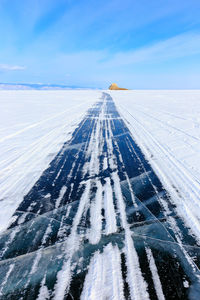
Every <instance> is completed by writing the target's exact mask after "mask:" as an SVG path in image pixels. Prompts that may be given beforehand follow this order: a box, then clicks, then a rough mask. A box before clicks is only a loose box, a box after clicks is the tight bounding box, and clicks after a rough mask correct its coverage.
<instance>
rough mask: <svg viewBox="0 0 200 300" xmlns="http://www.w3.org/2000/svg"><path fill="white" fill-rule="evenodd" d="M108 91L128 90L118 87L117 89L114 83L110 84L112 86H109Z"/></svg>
mask: <svg viewBox="0 0 200 300" xmlns="http://www.w3.org/2000/svg"><path fill="white" fill-rule="evenodd" d="M109 90H128V89H125V88H120V87H118V85H117V84H116V83H112V84H111V85H110V86H109Z"/></svg>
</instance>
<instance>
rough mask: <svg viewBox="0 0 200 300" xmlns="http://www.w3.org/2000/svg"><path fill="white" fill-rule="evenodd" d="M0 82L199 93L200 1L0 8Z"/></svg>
mask: <svg viewBox="0 0 200 300" xmlns="http://www.w3.org/2000/svg"><path fill="white" fill-rule="evenodd" d="M0 82H10V83H11V82H17V83H22V82H25V83H52V84H65V85H78V86H85V87H87V86H89V87H99V88H107V86H108V85H109V84H110V83H111V82H117V83H119V85H121V86H125V87H128V88H133V89H134V88H136V89H148V88H150V89H155V88H157V89H159V88H161V89H163V88H164V89H165V88H166V89H170V88H172V89H175V88H177V89H182V88H183V89H184V88H189V89H192V88H200V1H199V0H181V1H180V0H140V1H135V0H123V1H122V0H120V1H119V0H106V1H105V0H95V1H94V0H76V1H75V0H12V1H11V0H0Z"/></svg>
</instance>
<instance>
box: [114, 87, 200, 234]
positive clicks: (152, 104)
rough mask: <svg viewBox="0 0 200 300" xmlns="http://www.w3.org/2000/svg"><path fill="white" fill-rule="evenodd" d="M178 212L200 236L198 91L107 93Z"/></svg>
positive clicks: (199, 107)
mask: <svg viewBox="0 0 200 300" xmlns="http://www.w3.org/2000/svg"><path fill="white" fill-rule="evenodd" d="M109 93H110V94H111V96H112V97H113V99H114V101H115V102H116V105H117V108H118V109H119V111H120V112H121V114H122V115H123V116H124V118H125V119H126V120H127V126H128V127H129V129H130V131H131V132H132V134H133V136H134V138H135V140H136V141H137V143H138V145H139V146H140V147H141V148H142V150H143V152H144V153H145V155H146V157H147V159H148V160H149V161H150V163H151V165H152V166H153V168H154V170H155V171H156V173H157V174H158V175H159V177H160V179H161V180H162V183H163V184H164V186H165V187H166V189H167V190H168V192H170V194H171V196H172V199H174V203H175V204H176V206H177V210H178V212H179V214H181V215H182V216H183V217H184V220H185V222H186V223H187V224H188V225H189V226H190V227H191V228H192V230H193V232H194V234H196V235H197V236H198V237H199V239H200V91H199V90H191V91H190V90H170V91H161V90H157V91H153V90H149V91H148V90H146V91H126V93H123V92H121V91H117V92H116V91H109Z"/></svg>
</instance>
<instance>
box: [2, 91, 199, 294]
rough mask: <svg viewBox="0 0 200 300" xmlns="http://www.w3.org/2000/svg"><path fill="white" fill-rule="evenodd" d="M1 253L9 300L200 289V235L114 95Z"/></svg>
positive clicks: (57, 165)
mask: <svg viewBox="0 0 200 300" xmlns="http://www.w3.org/2000/svg"><path fill="white" fill-rule="evenodd" d="M146 137H147V139H148V138H149V137H148V135H146ZM151 145H152V143H150V145H149V146H151ZM172 180H173V178H172ZM180 180H181V179H180ZM179 197H180V198H181V196H180V195H179ZM0 258H1V261H0V299H59V300H60V299H102V300H104V299H131V300H132V299H134V300H135V299H138V300H139V299H141V300H143V299H189V298H191V299H195V296H196V295H198V293H200V281H199V280H200V273H199V269H198V266H199V265H200V249H199V247H198V244H197V241H196V240H195V238H194V236H191V235H190V231H189V229H188V228H186V226H185V224H184V222H183V221H182V220H181V218H180V217H179V215H177V211H176V207H175V205H174V202H173V201H171V198H170V197H169V194H168V192H167V191H166V190H165V189H164V187H163V185H162V184H161V181H160V179H159V178H158V176H157V175H156V174H155V172H154V171H153V169H152V167H151V165H150V164H149V162H148V161H147V160H146V159H145V156H144V154H143V153H142V152H141V149H140V148H139V146H138V145H137V144H136V143H135V141H134V139H133V137H132V135H131V133H130V131H129V130H128V128H127V126H126V125H125V123H124V121H123V119H122V117H121V116H120V115H119V113H118V111H117V109H116V107H115V104H114V102H113V100H112V98H111V97H110V95H109V94H106V93H102V98H101V99H100V100H99V102H97V103H96V104H95V105H94V106H93V107H92V108H91V109H90V110H89V111H88V114H87V115H86V117H85V118H84V119H83V120H82V121H81V122H80V124H79V126H78V127H77V128H76V130H75V131H74V133H73V134H72V138H71V140H70V141H69V142H66V143H65V144H64V145H63V147H62V149H61V150H60V151H59V153H58V154H57V155H56V157H55V158H54V159H53V160H52V162H51V163H50V165H49V167H48V168H47V169H46V170H45V171H44V172H43V174H42V176H41V177H40V178H39V180H38V181H37V182H36V183H35V185H34V186H33V188H32V189H31V190H30V191H29V193H28V194H27V195H26V196H25V197H24V199H23V201H22V202H21V204H20V205H19V207H18V209H17V210H16V212H15V214H14V215H13V218H12V224H11V225H10V227H9V228H8V229H7V230H6V231H5V232H4V233H3V234H1V236H0Z"/></svg>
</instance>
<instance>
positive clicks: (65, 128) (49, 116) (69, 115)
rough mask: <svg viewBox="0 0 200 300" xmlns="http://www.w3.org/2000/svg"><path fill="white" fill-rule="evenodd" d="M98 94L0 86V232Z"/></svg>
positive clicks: (89, 91) (88, 91)
mask: <svg viewBox="0 0 200 300" xmlns="http://www.w3.org/2000/svg"><path fill="white" fill-rule="evenodd" d="M100 95H101V92H99V91H95V90H81V91H79V90H77V91H73V90H69V91H36V90H30V91H21V90H13V91H12V90H11V91H9V90H2V91H0V107H1V109H0V194H1V201H0V232H1V231H2V230H4V229H5V228H7V226H8V224H9V220H10V217H11V216H12V214H13V213H14V211H15V209H16V208H17V206H18V205H19V203H20V202H21V201H22V199H23V196H24V195H25V194H26V193H27V192H28V191H29V190H30V188H31V187H32V186H33V184H34V183H35V182H36V181H37V179H38V178H39V177H40V175H41V173H42V172H43V171H44V170H45V168H46V167H47V166H48V164H49V163H50V161H51V160H52V159H53V157H54V156H55V155H56V154H57V152H58V151H59V149H60V148H61V147H62V145H63V143H64V142H66V141H67V140H69V139H70V137H71V133H72V132H73V131H74V128H76V127H77V125H78V123H79V122H80V120H81V119H82V118H83V116H84V114H85V113H86V111H87V110H88V109H89V108H90V107H91V106H92V104H93V103H94V102H96V101H97V100H98V98H99V97H100Z"/></svg>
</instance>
